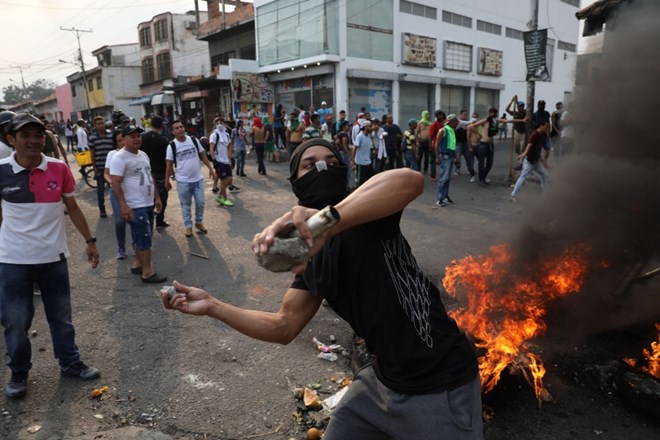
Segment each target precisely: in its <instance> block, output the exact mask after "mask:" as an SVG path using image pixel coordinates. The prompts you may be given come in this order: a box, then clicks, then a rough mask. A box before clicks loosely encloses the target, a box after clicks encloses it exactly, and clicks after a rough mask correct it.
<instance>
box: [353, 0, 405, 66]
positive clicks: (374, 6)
mask: <svg viewBox="0 0 660 440" xmlns="http://www.w3.org/2000/svg"><path fill="white" fill-rule="evenodd" d="M376 11H378V13H376ZM346 15H347V19H346V38H347V46H348V56H351V57H357V58H367V59H371V60H385V61H392V59H393V56H394V54H393V52H392V46H393V45H394V34H393V29H394V7H393V3H392V0H386V1H383V0H362V1H360V2H356V1H351V2H347V3H346Z"/></svg>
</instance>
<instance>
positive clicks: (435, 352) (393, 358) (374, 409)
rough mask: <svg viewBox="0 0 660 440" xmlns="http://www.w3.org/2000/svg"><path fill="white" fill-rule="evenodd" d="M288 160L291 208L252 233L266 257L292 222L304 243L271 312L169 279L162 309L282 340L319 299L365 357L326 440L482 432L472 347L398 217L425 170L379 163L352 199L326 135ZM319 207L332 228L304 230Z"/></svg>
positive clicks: (461, 435) (298, 326) (461, 436)
mask: <svg viewBox="0 0 660 440" xmlns="http://www.w3.org/2000/svg"><path fill="white" fill-rule="evenodd" d="M289 165H290V172H291V174H290V177H289V179H290V181H291V186H292V188H293V192H294V194H295V195H296V197H297V198H298V206H295V207H293V208H292V209H291V210H289V211H288V212H286V213H285V214H284V215H283V216H281V217H280V218H278V219H277V220H275V221H274V222H273V223H272V224H271V225H270V226H268V227H267V228H266V229H264V230H263V231H262V232H260V233H258V234H256V235H255V237H254V239H253V241H252V249H253V252H254V253H255V255H264V254H266V253H268V251H269V249H270V247H271V246H272V244H273V241H274V239H275V237H276V236H281V235H282V234H287V233H289V232H290V231H291V230H293V229H294V228H295V229H297V230H298V231H299V233H300V235H301V237H302V238H303V239H304V240H305V241H306V242H307V243H308V245H309V246H310V247H309V255H310V259H309V261H306V262H305V263H302V264H300V265H298V266H294V267H293V268H292V272H294V273H295V277H294V279H293V282H292V283H291V285H290V286H289V288H288V289H287V290H286V292H285V293H284V296H283V299H282V302H281V305H280V309H279V310H278V311H276V312H267V311H257V310H246V309H243V308H240V307H236V306H234V305H231V304H229V303H226V302H223V301H221V300H219V299H217V298H215V297H213V296H211V295H210V294H209V293H207V292H206V291H204V290H202V289H199V288H196V287H191V286H185V285H183V284H180V283H178V282H175V283H174V288H175V289H176V293H175V294H174V295H173V296H172V297H171V298H169V297H168V295H167V292H165V291H162V292H161V298H162V300H163V304H164V306H165V307H166V308H168V309H175V310H179V311H180V312H182V313H186V314H190V315H205V316H209V317H212V318H214V319H218V320H220V321H222V322H224V323H225V324H227V325H229V326H231V327H233V328H234V329H236V330H238V331H240V332H242V333H244V334H246V335H248V336H250V337H253V338H256V339H260V340H263V341H269V342H275V343H280V344H288V343H289V342H291V341H292V340H294V339H295V338H296V336H298V334H300V332H301V331H302V330H303V329H304V328H305V326H306V325H307V324H308V323H309V321H310V320H311V319H312V318H313V317H314V315H315V314H316V312H317V311H318V309H319V307H320V306H321V304H322V302H323V300H324V299H325V300H326V301H327V302H328V304H329V305H330V306H331V307H332V308H333V309H334V310H335V311H336V312H337V314H338V315H339V316H341V317H342V318H343V319H344V320H345V321H347V322H348V323H349V324H350V325H351V327H352V328H353V329H354V330H355V332H356V333H357V334H359V335H360V336H362V337H363V338H364V339H365V341H366V345H367V348H368V350H369V352H370V353H371V354H372V363H371V364H370V365H367V366H365V367H364V368H363V369H361V370H360V371H359V372H358V373H357V374H356V376H355V378H354V380H353V383H352V385H351V387H350V388H349V390H348V392H347V393H346V395H345V396H344V397H343V398H342V400H341V402H340V403H339V405H338V406H337V407H336V408H335V410H334V411H333V413H332V418H331V420H330V423H329V425H328V427H327V430H326V432H325V434H324V436H323V438H324V440H345V439H347V438H356V439H380V438H399V439H402V438H415V439H440V438H443V439H444V438H447V439H459V440H462V439H465V440H467V439H470V440H473V439H475V440H480V439H483V426H482V416H481V390H480V381H479V375H478V371H477V360H476V356H475V353H474V350H473V349H472V347H471V345H470V343H469V342H468V340H467V338H466V336H465V334H464V333H463V332H462V331H461V330H459V328H458V327H457V325H456V323H455V322H454V320H452V319H451V318H450V317H449V316H448V315H447V313H446V311H445V308H444V306H443V304H442V302H441V298H440V292H439V290H438V288H437V287H436V286H435V285H434V284H433V283H432V282H431V280H430V279H428V278H427V277H426V276H425V275H424V274H423V273H422V271H421V269H420V267H419V265H418V264H417V261H416V260H415V257H414V256H413V255H412V252H411V249H410V245H409V244H408V242H407V241H406V239H405V237H404V236H403V235H402V233H401V228H400V225H399V224H400V221H401V216H402V214H403V210H404V209H405V207H406V206H407V205H408V204H409V203H410V202H412V201H413V200H414V199H416V198H417V197H418V196H419V195H420V194H421V193H422V192H423V189H424V177H423V175H422V174H421V173H419V172H416V171H413V170H411V169H407V168H400V169H396V170H389V171H384V172H382V173H379V174H376V175H375V176H373V177H372V178H371V179H369V180H368V181H367V182H365V183H364V185H362V186H360V187H359V188H357V189H356V190H355V191H353V192H352V193H351V194H350V195H349V194H348V192H347V190H346V164H344V162H343V161H342V160H341V157H340V155H339V153H338V152H337V150H336V149H335V148H334V146H333V145H332V144H330V143H329V142H327V141H325V140H323V139H310V140H309V141H306V142H304V143H303V144H301V145H300V146H299V147H298V148H297V149H296V151H295V153H294V154H293V156H292V158H291V161H290V164H289ZM319 210H323V211H324V212H325V214H326V216H328V217H329V218H331V219H332V222H331V223H330V224H331V225H332V226H331V227H330V228H329V229H328V230H326V231H325V232H324V233H322V234H321V235H318V236H317V237H312V234H311V231H310V229H309V227H308V226H307V224H306V220H307V219H309V218H310V217H311V216H312V215H314V214H316V213H317V212H318V211H319ZM223 295H226V296H228V293H223ZM393 414H396V417H394V416H393Z"/></svg>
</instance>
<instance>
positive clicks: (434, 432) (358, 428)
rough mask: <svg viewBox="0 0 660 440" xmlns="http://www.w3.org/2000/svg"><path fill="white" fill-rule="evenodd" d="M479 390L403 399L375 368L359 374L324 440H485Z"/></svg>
mask: <svg viewBox="0 0 660 440" xmlns="http://www.w3.org/2000/svg"><path fill="white" fill-rule="evenodd" d="M481 417H482V416H481V385H480V381H479V377H478V376H477V377H476V378H475V379H474V380H473V381H472V382H470V383H468V384H466V385H463V386H461V387H458V388H456V389H453V390H451V391H445V392H442V393H437V394H401V393H397V392H394V391H392V390H391V389H389V388H387V387H386V386H385V385H383V384H382V383H381V382H380V381H379V380H378V379H377V378H376V375H375V373H374V370H373V368H371V366H367V367H365V368H363V369H362V370H360V371H359V372H358V374H357V376H356V377H355V379H354V380H353V384H352V385H351V387H350V389H349V390H348V392H347V393H346V395H345V396H344V397H343V399H342V400H341V402H340V403H339V405H338V406H337V408H336V409H335V410H334V411H333V413H332V417H331V418H330V423H329V425H328V429H327V430H326V432H325V434H324V435H323V440H346V439H351V440H421V439H424V440H441V439H442V440H445V439H446V440H483V438H484V436H483V421H482V418H481Z"/></svg>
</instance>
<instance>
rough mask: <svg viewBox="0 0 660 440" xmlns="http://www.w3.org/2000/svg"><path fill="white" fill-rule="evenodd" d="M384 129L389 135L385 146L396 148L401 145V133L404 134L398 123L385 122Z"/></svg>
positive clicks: (386, 137)
mask: <svg viewBox="0 0 660 440" xmlns="http://www.w3.org/2000/svg"><path fill="white" fill-rule="evenodd" d="M383 130H385V133H387V136H385V148H386V149H387V150H396V149H397V148H398V147H399V135H400V134H402V133H401V129H400V128H399V126H398V125H396V124H392V125H387V124H383Z"/></svg>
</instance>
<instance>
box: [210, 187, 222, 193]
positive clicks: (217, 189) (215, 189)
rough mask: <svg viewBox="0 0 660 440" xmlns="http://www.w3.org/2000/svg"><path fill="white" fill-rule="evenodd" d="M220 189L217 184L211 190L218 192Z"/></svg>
mask: <svg viewBox="0 0 660 440" xmlns="http://www.w3.org/2000/svg"><path fill="white" fill-rule="evenodd" d="M218 191H220V188H218V187H217V186H216V187H214V188H212V189H211V192H212V193H213V194H217V193H218Z"/></svg>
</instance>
